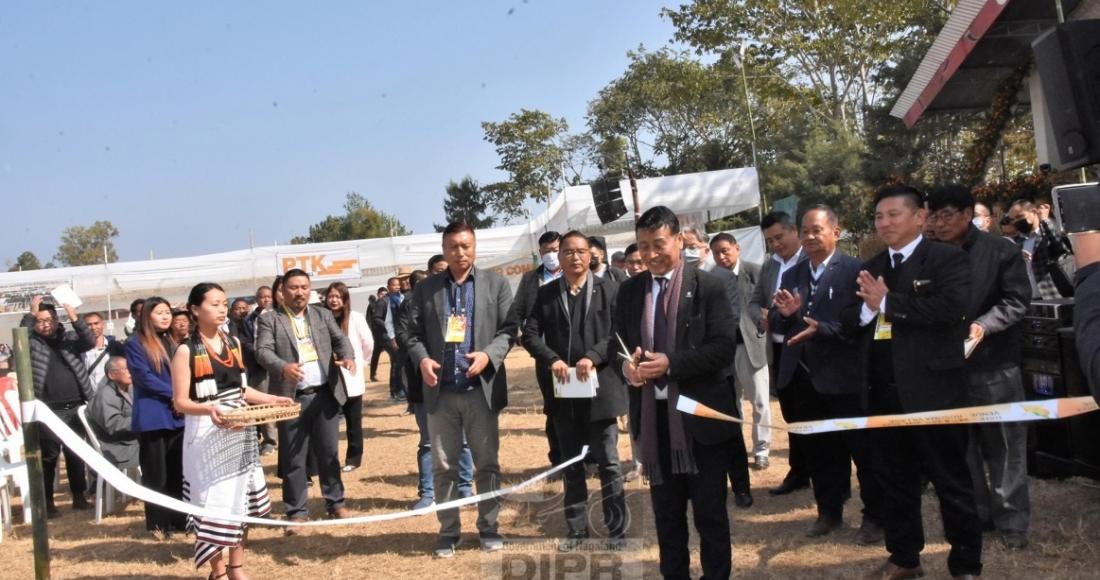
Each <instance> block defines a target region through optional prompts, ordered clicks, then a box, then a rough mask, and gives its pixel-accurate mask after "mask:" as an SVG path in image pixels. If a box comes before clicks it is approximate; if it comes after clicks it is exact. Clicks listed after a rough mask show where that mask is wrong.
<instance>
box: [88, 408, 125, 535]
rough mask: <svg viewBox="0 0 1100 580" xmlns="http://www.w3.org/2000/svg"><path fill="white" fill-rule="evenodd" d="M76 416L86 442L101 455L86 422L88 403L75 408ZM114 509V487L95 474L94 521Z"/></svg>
mask: <svg viewBox="0 0 1100 580" xmlns="http://www.w3.org/2000/svg"><path fill="white" fill-rule="evenodd" d="M76 411H77V413H76V414H77V416H78V417H80V422H81V424H83V425H84V432H85V433H87V434H88V443H89V444H91V446H92V448H93V449H95V450H96V453H99V454H100V455H103V448H102V447H101V446H100V444H99V438H98V437H96V434H95V431H93V430H92V425H91V423H89V422H88V405H81V406H80V408H78V409H77V410H76ZM132 469H134V470H138V473H140V468H131V469H127V470H126V472H127V475H128V476H130V477H133V475H132V473H131V470H132ZM114 509H115V488H113V487H111V486H110V485H108V484H107V482H106V481H105V480H104V478H103V475H102V474H97V476H96V479H95V523H97V524H98V523H100V522H102V521H103V512H104V510H106V512H107V513H111V512H113V511H114Z"/></svg>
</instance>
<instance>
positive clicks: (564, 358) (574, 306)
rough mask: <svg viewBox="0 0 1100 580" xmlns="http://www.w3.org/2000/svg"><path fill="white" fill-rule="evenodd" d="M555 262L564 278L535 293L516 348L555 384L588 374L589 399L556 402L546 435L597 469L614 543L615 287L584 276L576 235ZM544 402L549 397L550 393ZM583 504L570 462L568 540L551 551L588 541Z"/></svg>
mask: <svg viewBox="0 0 1100 580" xmlns="http://www.w3.org/2000/svg"><path fill="white" fill-rule="evenodd" d="M559 257H560V262H561V264H563V266H564V269H565V273H564V275H563V276H562V277H560V278H558V279H557V280H555V281H554V282H551V283H549V284H545V285H543V286H542V288H539V290H538V295H537V297H536V299H535V303H534V305H533V308H532V309H531V315H530V316H529V317H528V318H527V323H526V325H525V326H524V327H523V335H524V341H523V346H524V347H526V348H527V351H528V352H530V353H531V356H533V357H535V360H536V361H538V363H539V364H541V365H543V366H545V367H546V368H547V369H549V370H550V372H551V373H552V374H553V380H554V381H557V382H559V383H565V382H567V381H568V379H569V374H570V369H571V368H573V369H575V371H574V372H575V374H576V378H577V379H578V380H581V381H584V380H587V378H588V377H589V376H590V375H592V374H595V375H596V379H597V381H598V382H599V387H598V388H597V390H596V393H595V396H594V397H591V398H557V399H556V401H555V410H554V416H553V419H554V424H555V427H556V429H555V431H554V432H555V434H556V436H557V438H558V446H559V447H560V449H561V452H562V454H563V455H564V456H565V457H573V456H575V455H577V454H578V453H580V452H581V447H582V446H584V445H588V450H589V451H588V453H589V455H590V456H591V457H592V459H593V460H594V461H595V463H596V465H597V466H598V468H599V474H600V487H601V490H602V495H603V517H604V523H605V524H606V525H607V529H608V534H609V537H610V538H611V539H612V541H616V542H619V541H621V540H622V538H623V534H624V532H625V530H624V526H625V524H626V499H625V497H624V496H623V481H622V472H621V470H620V468H619V451H618V446H619V425H618V422H617V418H618V417H619V416H620V415H622V414H624V413H626V388H625V387H624V386H623V383H622V379H620V378H619V376H618V374H617V371H616V367H618V366H619V365H618V364H617V363H615V361H617V360H619V359H618V357H617V356H615V353H616V352H618V351H619V350H620V349H619V348H612V349H610V350H609V346H610V345H612V344H613V343H616V342H617V340H616V339H614V338H613V337H612V335H611V315H612V313H613V312H614V308H615V296H616V295H617V294H618V290H619V287H618V284H616V283H615V282H613V281H611V280H608V279H605V278H598V277H596V276H595V275H593V274H591V273H590V272H589V271H588V264H589V262H590V259H591V250H590V248H589V245H588V239H587V238H586V237H585V236H584V234H582V233H580V232H577V231H572V232H569V233H567V234H565V237H563V238H562V239H561V251H560V252H559ZM609 362H611V363H615V364H608V363H609ZM551 389H554V387H553V386H551ZM550 396H551V397H554V396H555V392H554V391H553V390H552V391H551V392H550ZM587 500H588V489H587V488H586V486H585V468H584V465H583V463H574V464H573V465H571V466H569V468H568V469H566V470H565V522H566V524H567V525H568V527H569V535H568V537H566V539H565V540H564V541H563V542H562V543H561V544H559V546H558V547H559V549H560V550H561V551H566V552H567V551H572V550H573V549H575V548H576V546H577V545H578V544H579V543H580V542H581V541H583V539H584V538H587V537H588V517H587V516H588V506H587Z"/></svg>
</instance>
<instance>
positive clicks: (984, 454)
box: [928, 186, 1031, 549]
mask: <svg viewBox="0 0 1100 580" xmlns="http://www.w3.org/2000/svg"><path fill="white" fill-rule="evenodd" d="M928 208H929V209H930V210H931V211H932V213H931V214H930V215H929V219H931V220H932V221H933V223H935V224H936V238H937V239H939V240H940V241H943V242H947V243H949V244H953V245H955V246H959V247H961V248H962V249H963V250H964V251H965V252H966V253H967V254H968V255H969V257H970V302H969V307H968V308H967V313H966V314H967V318H968V319H969V320H971V323H970V336H969V339H968V343H969V344H968V348H972V349H973V350H972V353H971V354H970V355H969V357H968V358H967V363H966V366H967V371H968V373H969V375H970V401H969V404H970V405H995V404H998V403H1012V402H1016V401H1022V400H1024V383H1023V378H1022V376H1021V374H1020V360H1021V357H1022V352H1021V346H1022V343H1023V328H1022V324H1021V323H1022V321H1023V319H1024V315H1025V314H1027V307H1028V302H1029V301H1030V298H1031V286H1030V283H1029V282H1028V277H1027V269H1026V266H1025V263H1024V258H1023V256H1022V255H1021V254H1020V249H1019V248H1018V247H1017V246H1016V245H1015V244H1013V243H1012V242H1010V241H1008V240H1006V239H1004V238H1001V237H999V236H998V237H994V236H991V235H989V234H987V233H985V232H982V231H981V230H979V229H978V228H977V227H975V226H974V224H972V223H971V220H972V219H974V213H973V212H974V196H973V195H971V193H970V190H969V189H967V188H965V187H961V186H947V187H941V188H939V189H937V190H936V191H934V192H932V195H931V196H929V198H928ZM970 345H972V346H970ZM967 463H969V464H970V475H971V478H973V480H974V494H975V499H976V500H977V504H978V514H979V515H980V516H981V518H982V521H983V523H984V524H986V525H988V526H990V527H996V529H997V531H998V532H1000V534H1001V540H1002V541H1003V542H1004V544H1005V546H1006V547H1008V548H1009V549H1021V548H1024V547H1025V546H1027V530H1028V524H1029V521H1030V501H1029V499H1028V490H1027V425H1026V424H1025V423H994V424H985V425H975V426H974V427H973V428H972V429H971V434H970V450H969V452H968V453H967ZM987 468H988V470H989V475H988V477H987V476H986V469H987Z"/></svg>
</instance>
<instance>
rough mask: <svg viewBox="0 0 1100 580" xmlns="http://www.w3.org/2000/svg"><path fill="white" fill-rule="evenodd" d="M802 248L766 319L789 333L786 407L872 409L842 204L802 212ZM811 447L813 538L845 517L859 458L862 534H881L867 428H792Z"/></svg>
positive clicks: (782, 392)
mask: <svg viewBox="0 0 1100 580" xmlns="http://www.w3.org/2000/svg"><path fill="white" fill-rule="evenodd" d="M801 229H802V250H803V252H804V253H805V254H806V257H807V259H806V260H803V261H801V262H799V263H798V264H797V265H795V267H793V268H791V269H790V270H787V272H786V274H784V275H783V279H782V282H781V283H780V290H779V292H777V293H776V295H775V307H774V308H772V309H771V310H770V311H769V313H768V318H769V323H768V327H769V328H771V329H772V330H773V331H775V332H780V333H783V339H784V347H783V357H782V358H781V359H780V361H779V369H778V370H777V371H776V386H777V387H778V388H779V398H780V400H781V401H783V405H784V408H786V409H793V410H796V412H797V416H799V417H802V418H804V420H810V421H812V420H819V419H839V418H841V417H862V416H864V415H866V414H867V408H866V402H867V397H866V392H865V389H864V388H863V371H862V369H861V368H860V365H861V363H862V359H863V353H862V351H861V349H860V344H859V342H858V341H854V340H852V338H851V337H850V336H848V335H847V333H845V332H844V329H843V328H842V326H841V322H840V313H841V311H842V310H843V309H844V308H845V307H847V306H848V304H849V303H850V302H852V301H854V300H855V298H856V295H855V293H856V277H857V276H858V275H859V269H860V266H861V262H860V261H859V259H857V258H853V257H852V256H847V255H845V254H844V252H841V251H839V250H838V249H837V242H839V241H840V231H841V229H840V223H839V220H838V219H837V215H836V212H834V211H833V210H832V209H831V208H829V207H828V206H824V205H819V206H813V207H811V208H810V209H808V210H807V211H806V213H805V214H803V216H802V228H801ZM791 438H792V439H795V438H799V439H802V441H803V447H804V449H806V451H807V453H806V459H807V467H808V468H809V471H810V480H811V481H812V482H813V488H814V499H815V500H816V502H817V521H815V522H814V523H813V525H812V526H810V528H809V529H808V530H807V531H806V535H807V536H809V537H811V538H814V537H818V536H823V535H825V534H828V533H830V532H832V531H833V530H835V529H837V528H839V527H840V526H841V525H842V524H843V519H842V517H843V514H844V502H845V501H846V500H847V499H848V497H849V496H851V491H852V490H851V479H852V467H851V466H852V461H853V460H855V464H856V475H857V477H858V478H859V486H860V489H859V491H860V497H861V499H862V500H863V523H862V524H861V525H860V529H859V534H858V535H857V537H856V541H858V542H859V543H861V544H877V543H880V542H882V527H881V523H880V522H881V521H882V493H881V491H880V489H879V487H878V485H876V483H875V478H874V475H873V474H872V473H871V461H870V449H869V447H868V440H867V433H866V432H864V431H849V432H845V431H838V432H834V433H818V434H815V435H795V434H792V435H791Z"/></svg>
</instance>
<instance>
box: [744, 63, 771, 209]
mask: <svg viewBox="0 0 1100 580" xmlns="http://www.w3.org/2000/svg"><path fill="white" fill-rule="evenodd" d="M746 48H748V47H747V46H746V45H745V42H744V41H741V49H740V55H741V58H740V59H738V64H740V65H741V87H742V88H743V89H744V90H745V112H746V113H747V114H748V117H749V132H750V133H751V134H752V142H751V143H750V145H751V147H752V167H753V169H755V170H756V184H757V185H756V188H757V190H758V191H759V192H760V204H759V205H757V206H756V213H757V215H758V217H759V218H760V221H763V220H764V212H765V211H766V210H767V207H768V199H767V198H766V197H765V196H764V190H763V189H761V188H760V165H758V164H757V162H756V123H754V122H753V120H752V101H751V100H750V99H749V77H748V75H747V73H746V72H745V68H746V67H745V50H746Z"/></svg>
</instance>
